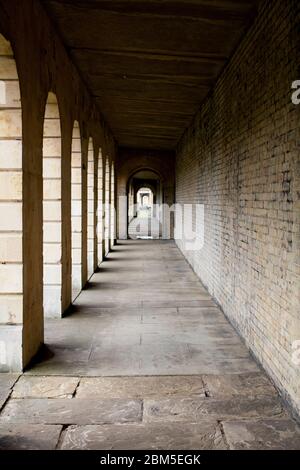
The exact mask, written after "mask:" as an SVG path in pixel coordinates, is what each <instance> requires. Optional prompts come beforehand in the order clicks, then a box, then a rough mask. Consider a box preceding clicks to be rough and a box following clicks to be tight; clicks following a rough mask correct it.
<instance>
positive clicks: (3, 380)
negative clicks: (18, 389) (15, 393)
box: [0, 373, 20, 409]
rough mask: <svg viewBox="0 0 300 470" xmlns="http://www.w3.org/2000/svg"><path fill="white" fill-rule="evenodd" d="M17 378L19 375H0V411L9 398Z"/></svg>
mask: <svg viewBox="0 0 300 470" xmlns="http://www.w3.org/2000/svg"><path fill="white" fill-rule="evenodd" d="M19 376H20V374H7V373H1V374H0V409H1V408H2V406H3V405H4V403H5V402H6V400H7V398H8V397H9V395H10V393H11V389H12V387H13V385H14V384H15V382H16V381H17V380H18V378H19Z"/></svg>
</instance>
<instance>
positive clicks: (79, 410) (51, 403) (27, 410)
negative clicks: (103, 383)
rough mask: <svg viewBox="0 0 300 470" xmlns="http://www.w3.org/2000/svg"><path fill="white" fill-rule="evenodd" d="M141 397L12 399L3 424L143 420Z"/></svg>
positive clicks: (94, 422) (100, 422)
mask: <svg viewBox="0 0 300 470" xmlns="http://www.w3.org/2000/svg"><path fill="white" fill-rule="evenodd" d="M141 419H142V402H141V401H140V400H120V399H119V400H117V399H115V400H100V399H83V398H78V399H68V398H67V399H61V398H57V399H51V398H50V399H48V398H41V399H39V398H36V399H27V398H25V399H11V400H9V402H8V403H7V405H6V406H5V408H4V410H3V411H2V413H1V415H0V426H1V425H2V424H4V423H7V424H12V423H19V424H21V423H22V424H25V423H29V424H112V423H126V422H139V421H141Z"/></svg>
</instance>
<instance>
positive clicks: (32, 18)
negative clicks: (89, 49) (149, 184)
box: [0, 0, 115, 371]
mask: <svg viewBox="0 0 300 470" xmlns="http://www.w3.org/2000/svg"><path fill="white" fill-rule="evenodd" d="M0 34H1V35H2V36H3V37H4V38H5V39H6V40H7V41H9V42H10V46H11V49H12V54H13V56H12V55H10V52H7V51H8V50H9V48H8V46H6V45H5V44H6V43H5V42H4V48H6V47H7V50H5V51H2V53H1V58H0V60H1V67H0V72H1V77H0V80H2V82H3V80H4V81H5V80H6V79H10V85H9V87H10V88H9V87H8V85H7V86H6V85H5V84H4V83H2V84H1V86H2V88H3V86H6V88H7V90H8V91H9V92H11V93H8V95H7V96H10V95H11V94H13V90H12V88H11V87H15V84H16V83H17V81H18V84H19V88H20V91H21V102H20V99H19V101H18V103H19V104H18V106H19V105H20V109H19V114H18V113H16V112H15V113H14V115H15V116H16V119H17V120H11V119H10V120H9V123H8V122H6V121H5V120H6V119H7V116H8V114H9V112H10V111H9V110H10V109H11V108H12V107H13V106H12V104H11V103H1V110H0V120H1V128H2V130H3V129H5V128H7V129H8V128H10V130H11V134H12V135H13V139H14V142H13V143H12V145H11V148H9V146H8V137H9V135H1V136H0V140H1V148H0V152H1V155H0V169H1V176H2V178H4V179H5V180H7V176H8V173H7V171H8V170H9V169H13V168H14V167H16V169H17V171H18V173H19V175H20V176H21V177H20V178H19V179H20V184H19V193H20V194H19V193H18V194H16V193H15V194H14V195H13V200H14V201H15V202H13V204H14V208H13V209H14V210H11V209H10V207H9V206H7V203H8V202H9V201H7V200H5V201H4V202H3V203H2V202H1V204H0V219H2V221H3V220H7V223H8V224H9V226H7V227H5V226H4V225H3V223H2V225H1V224H0V231H2V230H4V231H5V233H6V232H10V231H14V232H16V234H17V235H18V236H19V235H20V243H19V245H18V247H19V248H18V250H15V253H16V254H15V255H14V256H17V258H16V259H13V258H11V259H7V254H8V253H9V252H11V253H12V250H11V249H10V248H9V246H8V245H7V244H4V243H2V244H1V250H2V251H4V252H2V251H1V252H0V254H1V259H0V263H1V264H0V284H1V285H0V345H1V347H0V362H1V364H0V370H4V371H7V370H20V369H21V368H22V367H24V366H25V365H26V364H27V363H28V362H29V361H30V359H31V358H32V357H33V356H34V354H35V353H36V352H37V351H38V349H39V347H40V345H41V343H42V342H43V261H42V259H43V258H42V248H43V210H42V207H43V203H42V202H43V178H42V167H43V164H42V160H43V159H42V155H43V128H44V115H45V106H46V101H47V97H48V94H49V92H50V91H51V92H52V93H53V94H55V96H56V99H57V103H58V108H59V116H60V128H61V153H60V156H61V165H60V174H61V196H60V199H61V200H59V203H60V204H61V214H60V216H59V220H61V221H62V223H61V233H60V239H61V281H62V286H61V305H62V311H65V310H66V309H67V308H68V307H69V305H70V302H71V297H72V293H71V291H72V288H71V271H72V262H71V184H70V179H71V146H72V132H73V127H74V121H75V120H76V121H78V123H79V128H80V136H81V150H82V193H81V200H82V217H81V219H82V235H81V242H82V250H81V252H82V285H84V283H85V282H86V280H87V271H88V270H87V254H88V248H87V242H88V235H87V226H88V211H87V201H88V198H89V193H88V178H87V162H88V142H89V139H90V138H92V140H93V147H94V155H95V162H94V166H93V169H94V170H95V175H94V178H90V179H89V182H90V181H91V180H95V181H97V171H96V170H97V168H98V166H99V165H98V164H97V155H102V158H103V159H104V158H105V159H108V161H109V165H110V167H111V165H112V161H113V160H114V155H115V142H114V139H113V137H112V135H111V133H110V130H109V129H108V127H107V125H106V124H105V123H104V121H103V118H102V116H101V115H100V113H99V110H98V108H96V106H95V105H94V103H93V101H92V98H91V96H90V95H89V92H88V91H87V89H86V87H85V85H84V84H83V82H82V81H81V79H80V77H79V74H78V73H77V70H76V69H75V67H74V66H73V64H72V62H71V61H70V59H69V56H68V54H67V52H66V50H65V49H64V46H63V45H62V43H61V40H60V38H59V37H58V35H57V34H56V32H55V29H54V27H53V25H52V23H51V21H50V20H49V17H48V16H47V14H46V13H45V12H44V10H43V7H42V5H41V3H40V2H38V1H33V0H28V1H26V2H22V7H20V2H19V1H18V0H10V1H9V2H8V1H6V0H0ZM5 54H6V55H8V57H7V60H6V59H5V57H3V56H5ZM4 60H6V62H5V64H4ZM14 64H15V65H14ZM15 66H16V70H17V73H16V72H15V71H14V67H15ZM11 73H13V75H10V74H11ZM11 79H13V80H14V82H15V83H13V81H11ZM2 95H3V94H2ZM17 95H18V93H17V92H16V96H17ZM18 106H17V108H18ZM21 114H22V119H21ZM17 121H18V122H17ZM49 122H50V121H49ZM6 124H7V125H6ZM8 124H10V127H9V125H8ZM45 125H47V123H46V124H45ZM50 133H51V132H50ZM77 138H78V136H77ZM2 140H4V141H6V142H4V143H3V142H2ZM17 147H18V148H17ZM19 149H21V153H20V152H19ZM100 149H101V152H100V151H99V150H100ZM18 152H19V153H18ZM51 156H52V155H51ZM56 157H57V154H56ZM90 158H91V157H90ZM15 159H16V161H15ZM5 162H6V165H7V166H6V168H5ZM104 166H105V165H102V166H100V167H101V168H104ZM90 176H91V175H90ZM15 182H16V179H15ZM53 184H54V182H53ZM90 184H91V183H89V190H90V189H91V188H90ZM103 188H104V187H103ZM103 188H102V189H103ZM2 189H3V187H2ZM8 189H9V188H7V189H6V190H5V194H6V196H5V197H6V198H7V197H8V196H7V195H8ZM95 189H96V188H95ZM110 191H111V188H109V197H110ZM95 195H97V191H95ZM1 197H2V196H1V194H0V199H1ZM56 199H57V197H56ZM18 201H19V202H20V204H18ZM15 209H17V210H15ZM1 211H2V212H1ZM15 213H16V215H15ZM45 214H46V213H45ZM8 217H10V218H11V220H10V221H8ZM14 217H15V220H13V218H14ZM95 227H96V221H94V227H93V229H92V233H93V234H94V233H96V230H95ZM5 236H6V235H5ZM15 239H16V237H15ZM90 242H91V235H89V246H90ZM97 246H99V245H98V243H97V242H95V250H96V248H97ZM3 247H4V248H3ZM5 247H6V248H5ZM95 250H94V251H95ZM90 251H92V249H90ZM91 256H93V255H91ZM94 257H95V259H97V258H96V257H97V254H96V253H94ZM99 258H100V256H99ZM92 261H93V260H92ZM80 264H81V263H80V262H79V265H80ZM8 271H9V275H10V277H9V279H8V278H7V275H8ZM3 278H7V283H9V286H10V287H9V289H10V292H9V291H8V290H9V289H8V288H7V286H6V285H4V283H3V282H2V279H3Z"/></svg>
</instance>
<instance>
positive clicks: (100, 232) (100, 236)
mask: <svg viewBox="0 0 300 470" xmlns="http://www.w3.org/2000/svg"><path fill="white" fill-rule="evenodd" d="M103 170H104V165H103V157H102V151H101V149H99V154H98V211H97V240H98V265H99V264H100V263H101V262H102V261H103V251H104V247H103V240H104V218H103V217H104V207H103V202H104V184H103V183H104V173H103Z"/></svg>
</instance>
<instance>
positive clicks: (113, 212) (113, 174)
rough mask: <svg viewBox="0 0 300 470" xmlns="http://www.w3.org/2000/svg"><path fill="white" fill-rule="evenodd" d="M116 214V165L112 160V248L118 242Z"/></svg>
mask: <svg viewBox="0 0 300 470" xmlns="http://www.w3.org/2000/svg"><path fill="white" fill-rule="evenodd" d="M115 223H116V216H115V167H114V162H113V161H112V162H111V171H110V248H112V247H113V246H114V245H115V242H116V228H115Z"/></svg>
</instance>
